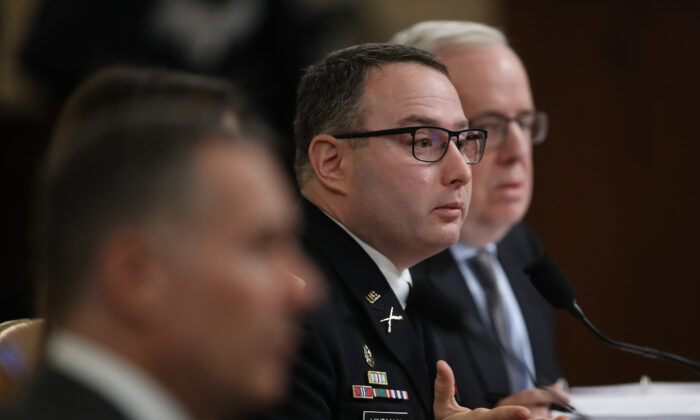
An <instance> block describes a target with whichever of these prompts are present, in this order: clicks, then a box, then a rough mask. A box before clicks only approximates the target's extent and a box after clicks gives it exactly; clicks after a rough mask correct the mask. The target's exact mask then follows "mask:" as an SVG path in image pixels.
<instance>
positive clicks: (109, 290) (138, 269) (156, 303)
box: [98, 230, 168, 323]
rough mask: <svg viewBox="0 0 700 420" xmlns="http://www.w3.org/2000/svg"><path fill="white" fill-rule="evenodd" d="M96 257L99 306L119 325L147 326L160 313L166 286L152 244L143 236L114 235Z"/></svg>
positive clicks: (125, 231) (115, 233) (134, 234)
mask: <svg viewBox="0 0 700 420" xmlns="http://www.w3.org/2000/svg"><path fill="white" fill-rule="evenodd" d="M100 253H101V255H100V257H99V259H98V261H99V264H100V267H99V268H98V270H99V271H100V273H98V276H99V278H100V279H101V284H100V291H101V293H102V294H103V302H105V304H106V305H108V307H109V310H110V311H111V312H112V314H113V315H115V316H117V317H119V318H120V319H122V320H123V321H126V322H129V323H143V322H148V318H150V317H151V316H152V315H153V313H155V312H157V311H159V310H160V308H159V307H160V306H161V299H162V298H164V297H165V296H164V295H165V293H166V290H165V287H166V284H167V282H168V280H167V275H166V273H165V272H164V271H163V270H162V267H161V264H160V262H159V258H158V253H157V250H156V249H155V248H154V244H153V243H152V241H149V240H148V238H147V235H146V234H145V233H143V232H138V231H131V230H123V231H118V232H114V233H113V234H112V235H110V236H109V237H108V238H107V240H106V241H105V242H104V244H103V247H102V249H101V250H100Z"/></svg>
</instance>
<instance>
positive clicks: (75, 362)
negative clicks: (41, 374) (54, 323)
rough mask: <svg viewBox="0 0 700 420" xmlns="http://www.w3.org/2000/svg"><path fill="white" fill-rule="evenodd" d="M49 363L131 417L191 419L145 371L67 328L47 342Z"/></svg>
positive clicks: (134, 418) (170, 395) (139, 419)
mask: <svg viewBox="0 0 700 420" xmlns="http://www.w3.org/2000/svg"><path fill="white" fill-rule="evenodd" d="M47 357H48V360H49V363H51V365H52V366H53V367H54V368H55V369H57V370H60V371H61V372H62V373H64V374H65V375H68V376H70V377H71V378H74V379H75V380H77V381H79V382H81V383H83V384H85V385H86V386H87V387H88V388H90V389H92V390H93V391H95V392H96V393H98V394H100V395H101V396H102V397H103V398H105V399H106V400H107V401H109V402H110V403H111V404H112V405H114V406H115V407H116V408H117V409H118V410H119V411H121V412H122V413H124V414H125V415H126V416H127V417H128V418H129V419H131V420H154V419H168V420H191V419H192V418H191V417H190V415H189V414H188V413H187V411H186V410H185V409H184V407H183V406H182V405H181V404H180V402H179V401H178V400H177V399H176V398H175V397H174V396H173V395H172V394H170V393H169V392H168V391H167V390H165V389H164V388H163V387H162V386H161V385H160V384H158V383H156V381H155V380H153V379H152V378H151V377H150V376H148V374H146V373H145V372H143V371H142V370H141V369H140V368H139V367H137V366H135V365H134V364H133V363H131V362H130V361H128V360H126V359H125V358H123V357H122V356H120V355H118V354H116V353H114V352H112V351H111V350H109V349H107V348H106V347H104V346H102V345H100V344H98V343H95V342H93V341H91V340H89V339H86V338H83V337H81V336H79V335H77V334H74V333H71V332H68V331H56V332H55V333H53V334H51V336H50V337H49V342H48V349H47Z"/></svg>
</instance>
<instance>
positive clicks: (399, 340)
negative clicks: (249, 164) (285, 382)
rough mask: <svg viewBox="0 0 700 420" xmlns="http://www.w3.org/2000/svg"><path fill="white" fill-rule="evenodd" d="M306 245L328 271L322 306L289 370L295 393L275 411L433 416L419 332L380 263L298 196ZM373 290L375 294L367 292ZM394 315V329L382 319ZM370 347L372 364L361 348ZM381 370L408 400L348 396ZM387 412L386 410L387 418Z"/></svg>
mask: <svg viewBox="0 0 700 420" xmlns="http://www.w3.org/2000/svg"><path fill="white" fill-rule="evenodd" d="M302 206H303V211H304V214H305V225H304V229H305V232H304V235H303V243H304V246H305V248H306V250H307V252H308V253H309V255H310V256H311V258H312V259H313V260H314V261H315V262H316V264H317V265H318V266H319V268H320V269H321V271H322V272H323V274H324V275H325V277H326V280H327V284H328V289H329V290H328V297H327V303H326V305H325V306H324V307H323V308H322V309H321V310H320V311H319V312H318V313H317V314H315V316H313V317H312V319H311V320H310V321H309V322H308V331H307V333H308V336H307V338H306V342H305V344H304V348H303V352H302V355H301V357H300V361H299V362H298V363H297V365H296V366H295V368H294V370H293V374H292V375H293V377H292V392H291V395H290V397H289V398H288V400H287V402H286V405H285V406H284V407H282V410H281V411H279V412H278V413H276V416H278V417H279V418H285V419H291V418H295V419H331V418H332V419H350V418H352V419H362V418H363V417H362V414H363V412H364V411H385V412H407V413H409V415H408V417H401V418H410V419H423V418H432V401H433V381H434V379H435V373H434V368H432V369H430V372H429V367H428V366H434V361H432V362H431V364H430V365H428V364H427V363H426V361H425V356H424V355H423V351H422V348H423V346H421V345H419V340H420V339H419V338H418V335H417V334H416V333H415V332H414V329H413V328H412V326H411V322H410V321H409V320H408V319H407V317H406V314H405V313H404V311H403V310H402V308H401V305H400V303H399V301H398V300H397V298H396V297H395V295H394V293H393V292H392V290H391V288H390V286H389V284H388V283H387V281H386V280H385V278H384V276H383V275H382V273H381V272H380V271H379V268H378V267H377V266H376V264H375V263H374V262H373V261H372V259H371V258H370V257H369V256H368V255H367V254H366V253H365V251H364V250H363V249H362V248H361V247H360V245H359V244H358V243H357V242H356V241H355V240H354V239H353V238H352V237H351V236H350V235H348V234H347V233H346V232H345V231H344V230H343V229H342V228H341V227H340V226H339V225H338V224H336V223H335V222H334V221H333V220H332V219H330V218H329V217H328V216H326V215H325V214H323V213H322V212H321V211H320V210H319V209H318V208H317V207H316V206H315V205H313V204H312V203H310V202H309V201H307V200H306V199H302ZM371 291H374V292H375V293H377V294H378V295H379V296H380V297H379V299H377V300H376V301H375V302H374V303H370V301H369V300H368V299H367V298H366V296H367V294H368V293H370V292H371ZM392 307H393V308H394V315H398V316H402V317H403V320H401V321H393V323H392V330H391V333H388V332H387V323H386V322H380V320H381V319H384V318H386V317H388V316H389V312H390V310H391V308H392ZM364 345H366V346H367V347H368V348H369V350H370V351H371V355H372V356H371V357H372V358H373V360H374V367H371V366H370V364H369V363H368V361H367V360H366V357H365V354H364V351H363V346H364ZM368 371H381V372H386V374H387V378H388V382H389V383H388V385H387V386H378V385H372V386H374V387H376V388H387V389H395V390H405V391H407V392H408V397H409V399H408V400H407V401H406V400H398V399H386V398H374V399H359V398H353V390H352V386H353V385H366V386H369V385H370V384H369V383H368V378H367V372H368ZM385 417H386V416H385Z"/></svg>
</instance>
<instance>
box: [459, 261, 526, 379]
mask: <svg viewBox="0 0 700 420" xmlns="http://www.w3.org/2000/svg"><path fill="white" fill-rule="evenodd" d="M467 264H468V265H469V268H470V269H471V270H472V273H474V276H475V277H476V279H477V280H478V281H479V283H480V284H481V287H482V289H483V290H484V295H486V302H487V305H488V312H489V318H490V321H491V327H492V330H493V333H494V337H495V338H496V340H498V342H499V343H500V346H501V347H502V348H503V349H502V350H501V351H504V352H506V354H509V355H510V356H507V355H505V354H504V355H503V356H504V363H505V364H506V366H507V371H508V378H509V381H510V383H511V388H512V390H513V391H520V390H523V389H525V388H527V387H528V386H530V382H529V371H528V368H527V367H526V366H525V364H524V355H523V354H522V353H521V352H520V351H518V349H517V348H516V346H515V344H514V342H513V340H511V337H510V333H509V327H508V320H507V319H506V311H505V306H504V305H503V299H502V297H501V293H500V291H499V290H498V285H497V283H496V281H497V280H496V272H495V270H494V263H493V260H492V258H491V255H490V254H489V253H488V252H486V251H483V250H482V251H480V252H479V253H478V254H477V255H476V256H474V257H472V258H470V259H469V260H468V261H467ZM514 359H519V360H521V361H522V362H514Z"/></svg>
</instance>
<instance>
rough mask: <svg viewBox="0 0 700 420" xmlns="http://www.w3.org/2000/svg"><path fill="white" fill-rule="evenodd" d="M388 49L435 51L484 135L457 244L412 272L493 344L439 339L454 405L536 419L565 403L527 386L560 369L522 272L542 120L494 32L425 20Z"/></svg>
mask: <svg viewBox="0 0 700 420" xmlns="http://www.w3.org/2000/svg"><path fill="white" fill-rule="evenodd" d="M392 42H396V43H400V44H406V45H412V46H415V47H418V48H422V49H425V50H427V51H431V52H433V53H435V55H437V56H438V57H439V58H440V59H441V60H442V61H443V62H444V63H445V65H446V66H447V68H448V70H449V72H450V76H451V78H452V82H453V83H454V85H455V87H456V88H457V92H458V93H459V97H460V100H461V104H462V109H463V110H464V113H465V115H466V116H467V117H468V118H469V126H470V127H472V128H480V129H484V130H487V132H488V138H489V139H488V142H487V146H486V151H485V152H484V157H483V159H482V161H481V163H479V165H476V166H474V168H473V187H472V200H471V205H470V207H469V216H468V217H467V219H466V221H465V222H464V225H463V226H462V231H461V235H460V240H459V242H457V243H456V244H454V245H453V246H451V247H450V248H449V249H448V250H445V251H444V252H441V253H440V254H438V255H436V256H434V257H432V258H430V259H428V260H427V261H425V262H423V263H421V264H420V265H419V266H418V267H415V268H414V269H412V271H413V274H414V276H416V277H417V278H422V277H426V278H428V279H430V280H432V281H433V282H434V284H436V285H438V287H439V288H440V289H442V290H443V291H445V292H446V293H447V294H449V295H450V296H453V297H454V298H456V299H457V300H458V302H459V304H460V306H461V307H463V308H465V310H466V311H468V313H469V315H470V316H471V317H472V318H474V319H477V320H479V321H481V322H482V324H483V327H484V330H485V331H488V332H489V333H490V334H491V335H492V337H493V339H494V340H498V342H499V343H500V345H499V346H497V347H501V348H496V349H494V346H493V345H492V343H491V342H489V340H485V339H484V337H469V336H467V334H466V333H465V334H459V335H457V336H453V337H448V338H445V340H446V343H445V347H446V349H447V351H448V353H449V355H448V356H447V358H448V361H449V362H450V365H451V366H452V368H453V369H454V371H455V376H456V379H457V385H458V389H459V391H460V392H459V393H460V397H461V399H462V402H463V403H465V404H466V405H467V406H469V407H472V406H492V405H494V404H497V405H503V404H521V405H525V406H528V407H529V408H530V409H531V410H534V411H537V412H541V413H544V412H546V411H547V406H548V404H550V403H556V404H560V405H561V404H562V403H563V402H565V401H567V400H568V397H567V396H566V395H565V394H563V392H561V389H560V388H559V387H553V388H551V390H545V389H535V388H534V387H535V386H536V385H551V384H553V383H554V382H555V381H556V380H557V379H558V378H559V369H558V367H557V362H556V355H555V349H554V326H553V320H552V314H551V309H550V306H549V305H548V304H547V303H546V301H544V299H543V298H542V297H540V295H539V293H537V291H536V290H535V289H534V287H533V286H532V285H531V284H530V282H529V281H528V279H527V277H526V276H525V275H524V274H523V271H522V270H523V268H524V266H525V265H526V264H527V263H529V262H530V261H532V260H534V259H535V258H536V257H537V256H539V254H540V253H541V252H542V251H541V249H540V246H539V244H538V241H537V239H536V238H535V237H534V235H533V234H532V232H531V231H530V230H529V229H528V228H527V226H525V225H524V224H522V223H521V221H522V219H523V217H524V215H525V213H526V212H527V209H528V207H529V205H530V199H531V197H532V184H533V171H532V146H533V145H536V144H539V143H541V142H542V141H544V139H545V137H546V134H547V115H546V114H545V113H544V112H542V111H538V110H537V109H536V108H535V106H534V102H533V99H532V93H531V90H530V83H529V81H528V77H527V73H526V71H525V68H524V67H523V64H522V62H521V61H520V59H519V58H518V56H517V55H516V54H515V53H514V52H513V50H512V49H511V48H510V47H509V46H508V44H507V41H506V38H505V36H504V35H503V34H502V33H501V32H500V31H498V30H497V29H495V28H492V27H489V26H486V25H482V24H479V23H473V22H457V21H428V22H422V23H418V24H416V25H414V26H412V27H410V28H408V29H406V30H404V31H402V32H399V33H398V34H396V35H395V36H394V38H393V40H392ZM509 394H513V395H511V396H508V395H509Z"/></svg>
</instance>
